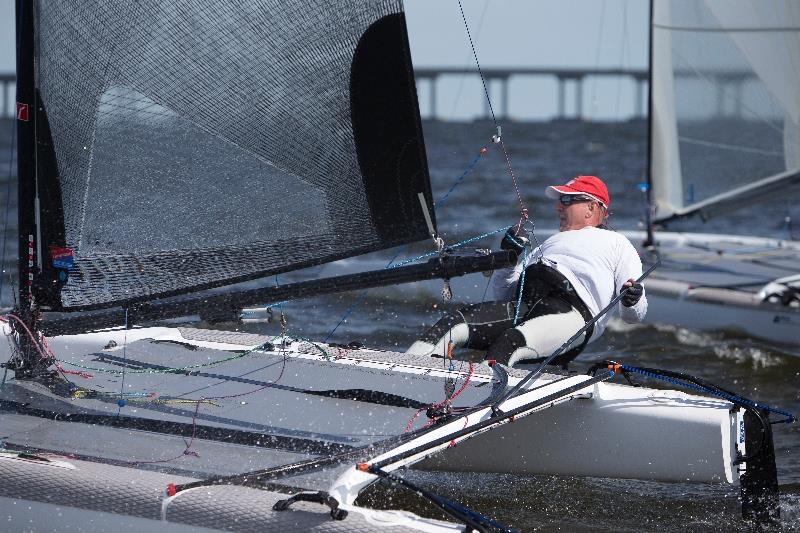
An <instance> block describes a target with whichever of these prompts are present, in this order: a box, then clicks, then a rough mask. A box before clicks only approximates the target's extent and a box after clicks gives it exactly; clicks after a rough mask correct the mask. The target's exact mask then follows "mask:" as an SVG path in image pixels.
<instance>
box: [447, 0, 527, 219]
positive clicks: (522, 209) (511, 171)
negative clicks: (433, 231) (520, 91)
mask: <svg viewBox="0 0 800 533" xmlns="http://www.w3.org/2000/svg"><path fill="white" fill-rule="evenodd" d="M458 8H459V9H460V10H461V19H462V20H463V21H464V29H465V30H466V32H467V38H468V39H469V44H470V47H471V48H472V56H473V57H474V58H475V65H476V66H477V69H478V74H479V75H480V77H481V83H482V84H483V92H484V94H485V95H486V102H487V104H488V105H489V112H490V113H491V115H492V122H493V123H494V126H495V129H496V131H497V135H496V136H495V137H494V139H493V140H494V141H495V142H496V143H499V144H500V148H501V149H502V150H503V156H504V157H505V160H506V166H507V167H508V173H509V174H510V175H511V182H512V183H513V184H514V190H515V191H516V193H517V201H518V202H519V208H520V224H519V225H520V226H521V225H522V223H523V222H524V221H527V220H528V209H527V208H526V207H525V202H524V201H523V200H522V193H521V192H520V190H519V184H518V183H517V177H516V175H515V174H514V168H513V166H512V165H511V157H510V156H509V154H508V150H507V149H506V145H505V142H504V141H503V136H502V134H501V132H502V130H501V127H500V124H499V123H498V121H497V117H496V116H495V114H494V107H493V106H492V99H491V98H490V97H489V87H488V86H487V85H486V78H485V77H484V75H483V70H482V69H481V63H480V61H479V60H478V52H477V50H476V49H475V43H474V42H473V40H472V34H471V33H470V31H469V24H468V23H467V17H466V15H465V14H464V6H462V5H461V0H458Z"/></svg>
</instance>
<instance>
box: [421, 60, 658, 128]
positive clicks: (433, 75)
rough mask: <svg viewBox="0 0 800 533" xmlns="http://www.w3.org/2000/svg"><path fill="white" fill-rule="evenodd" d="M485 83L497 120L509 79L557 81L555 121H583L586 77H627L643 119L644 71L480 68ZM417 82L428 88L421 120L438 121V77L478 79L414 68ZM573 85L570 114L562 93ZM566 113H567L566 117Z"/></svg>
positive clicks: (503, 111) (504, 113) (504, 114)
mask: <svg viewBox="0 0 800 533" xmlns="http://www.w3.org/2000/svg"><path fill="white" fill-rule="evenodd" d="M481 71H482V73H483V77H484V79H485V80H486V88H487V90H488V91H489V93H490V94H489V96H490V98H491V99H492V102H496V103H497V104H499V105H497V106H495V105H494V104H493V108H494V112H495V116H496V117H497V118H498V119H506V118H510V114H509V113H510V106H509V101H510V100H509V99H510V95H509V81H510V80H511V79H512V78H522V77H528V78H532V77H533V78H537V77H538V78H541V77H547V78H551V79H552V78H555V79H556V80H557V82H558V91H557V93H558V108H557V111H556V115H555V118H558V119H565V118H575V119H582V118H584V113H583V87H584V83H585V81H586V80H587V79H588V78H591V77H600V78H609V77H610V78H628V79H630V80H632V81H633V82H634V83H635V84H636V89H635V94H636V103H635V106H634V110H635V115H636V116H637V117H646V116H647V109H646V107H645V106H646V105H647V94H646V92H645V91H646V90H647V82H648V72H647V70H644V69H624V68H596V69H584V68H554V67H553V68H551V67H490V68H483V69H481ZM414 75H415V77H416V79H417V86H418V87H420V86H421V84H425V85H426V87H427V89H428V91H427V92H428V112H427V114H426V117H425V118H434V119H435V118H438V117H439V113H438V110H437V107H436V87H437V84H438V82H439V80H440V78H442V77H444V76H473V77H478V76H479V73H478V72H477V71H476V70H475V68H460V67H418V68H416V69H414ZM570 84H571V85H573V86H574V89H575V103H574V106H573V108H572V111H571V113H569V112H568V110H567V105H566V92H567V86H568V85H570ZM498 86H499V88H500V90H499V93H500V94H499V98H498V97H497V95H495V94H492V92H493V91H492V89H493V88H496V87H498ZM568 113H569V114H568ZM483 117H484V118H488V117H489V106H488V104H487V103H486V102H485V99H484V110H483Z"/></svg>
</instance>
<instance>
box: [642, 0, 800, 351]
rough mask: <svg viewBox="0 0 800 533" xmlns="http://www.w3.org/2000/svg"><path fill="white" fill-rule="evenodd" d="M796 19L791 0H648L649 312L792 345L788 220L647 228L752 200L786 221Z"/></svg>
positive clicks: (798, 65) (794, 267)
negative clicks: (775, 228)
mask: <svg viewBox="0 0 800 533" xmlns="http://www.w3.org/2000/svg"><path fill="white" fill-rule="evenodd" d="M798 27H800V6H798V5H797V4H796V3H794V2H777V1H766V2H753V1H749V0H741V1H740V0H737V1H734V2H717V1H710V0H697V1H689V2H670V1H667V0H656V1H654V2H653V3H652V13H651V42H652V45H651V56H650V63H651V64H650V72H651V80H650V87H651V99H650V157H649V173H648V176H649V188H648V189H647V193H648V203H649V209H648V211H649V213H648V216H649V217H650V218H649V219H648V220H647V226H648V231H647V232H646V233H632V234H630V237H631V238H632V239H633V240H634V241H635V242H640V243H643V245H642V255H643V259H645V260H646V261H647V260H649V261H651V262H652V261H654V260H655V258H656V257H659V258H660V259H661V262H662V267H661V268H660V269H659V270H658V272H656V273H655V274H654V275H653V277H652V278H651V279H650V280H649V282H648V286H647V289H648V297H649V298H652V302H653V305H652V312H651V313H650V314H649V315H650V316H649V317H648V318H649V319H650V320H654V321H659V322H665V323H669V324H677V325H681V326H688V327H692V328H700V329H723V328H729V329H738V330H740V331H744V332H745V333H746V334H747V335H749V336H754V337H758V338H762V339H767V340H769V341H772V342H777V343H785V344H791V345H794V346H797V345H798V344H800V267H798V265H800V243H798V242H797V241H796V240H793V239H794V237H793V236H792V234H791V226H790V222H791V221H790V219H787V224H789V226H788V228H786V229H788V230H789V233H788V235H787V236H786V238H783V239H780V238H760V237H751V236H747V235H715V234H709V233H708V232H707V233H684V232H674V231H660V230H658V231H655V232H654V231H653V227H652V226H653V225H658V226H659V227H665V226H670V227H673V226H678V227H680V224H681V223H682V221H683V220H685V219H691V218H694V220H698V219H701V220H703V221H706V220H708V219H710V218H712V217H716V216H721V215H724V214H728V215H729V214H730V213H731V212H735V211H736V210H737V209H740V208H742V207H751V206H753V205H754V204H757V203H758V202H767V203H766V204H765V206H768V207H765V210H766V212H767V213H769V215H768V216H772V217H777V218H776V220H783V218H784V213H783V212H782V207H781V206H780V202H781V199H782V198H783V197H784V196H785V195H786V194H787V193H790V192H791V191H797V190H798V187H797V186H798V185H800V101H799V100H798V99H797V91H796V90H795V88H796V87H798V85H800V55H798V54H797V50H800V31H798ZM773 206H775V207H777V209H775V208H773ZM751 211H752V209H751ZM764 218H765V219H766V218H768V217H764ZM741 220H742V223H743V224H746V223H747V220H748V219H747V218H746V217H744V218H741Z"/></svg>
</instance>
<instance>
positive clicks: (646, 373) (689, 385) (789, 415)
mask: <svg viewBox="0 0 800 533" xmlns="http://www.w3.org/2000/svg"><path fill="white" fill-rule="evenodd" d="M619 367H620V368H621V369H623V370H626V371H628V372H636V373H639V374H642V375H643V376H647V377H649V378H652V379H660V380H662V381H666V382H667V383H671V384H673V385H677V386H679V387H686V388H688V389H693V390H696V391H698V392H703V393H706V394H712V395H714V396H718V397H720V398H723V399H725V400H728V401H729V402H734V403H735V402H739V403H743V404H745V405H749V406H750V407H754V408H756V409H763V410H765V411H769V412H770V413H775V414H779V415H782V416H785V417H786V419H785V420H778V421H777V422H779V423H783V424H791V423H792V422H794V421H796V420H797V417H795V416H794V415H793V414H792V413H790V412H788V411H784V410H782V409H776V408H775V407H770V406H769V405H762V404H759V403H756V402H754V401H752V400H748V399H747V398H743V397H741V396H736V395H733V394H728V393H726V392H722V391H719V390H716V389H711V388H708V387H703V386H701V385H697V384H696V383H689V382H686V381H683V380H680V379H676V378H671V377H669V376H662V375H661V374H656V373H654V372H649V371H647V370H645V369H643V368H637V367H635V366H628V365H619Z"/></svg>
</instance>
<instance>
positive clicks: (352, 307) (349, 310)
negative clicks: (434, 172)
mask: <svg viewBox="0 0 800 533" xmlns="http://www.w3.org/2000/svg"><path fill="white" fill-rule="evenodd" d="M481 155H482V154H481V153H478V155H477V156H475V159H473V160H472V162H471V163H470V164H469V165H468V166H467V168H466V169H465V170H464V172H462V173H461V176H459V177H458V179H456V181H455V182H454V183H453V185H452V186H451V187H450V190H448V191H447V192H446V193H444V195H443V196H442V197H441V198H439V199H438V200H437V201H435V202H434V206H437V205H438V206H440V207H441V205H442V204H443V203H444V202H445V200H447V197H448V196H450V193H452V192H453V191H454V190H455V189H456V187H458V186H459V185H460V184H461V182H462V181H464V178H465V177H467V175H468V174H469V173H470V172H471V171H472V169H473V168H475V165H477V164H478V161H480V159H481ZM503 229H507V228H503ZM498 231H501V230H497V231H494V232H491V233H487V234H485V235H482V236H480V237H476V238H473V239H471V240H470V239H468V240H467V241H464V242H462V243H458V244H455V245H454V247H458V246H463V245H465V244H468V243H469V242H474V241H476V240H480V239H482V238H484V237H488V236H489V235H493V234H495V233H497V232H498ZM407 248H408V246H403V247H402V248H400V250H398V251H397V253H396V254H394V257H392V258H391V259H390V260H389V262H388V263H387V264H386V266H385V267H384V269H386V268H395V267H398V266H403V265H407V264H409V263H413V262H415V261H419V260H420V259H424V258H426V257H431V256H434V255H437V254H438V252H430V253H428V254H425V255H422V256H420V257H417V258H415V259H410V260H407V261H403V262H402V263H398V264H396V265H393V263H394V261H395V259H397V257H398V256H399V255H400V254H402V253H403V252H405V251H406V249H407ZM277 281H278V276H275V283H276V285H277ZM367 293H369V289H367V290H365V291H363V292H362V293H361V294H360V295H359V298H358V299H357V300H356V301H355V302H353V304H352V305H350V307H348V308H347V310H346V311H345V312H344V315H342V318H341V319H340V320H339V322H338V323H337V324H336V325H335V326H334V327H333V329H332V330H331V331H330V332H329V333H328V336H327V337H325V340H324V341H323V342H328V340H329V339H330V338H331V337H332V336H333V334H334V333H335V332H336V330H337V329H339V326H341V325H342V324H343V323H344V321H345V320H347V318H348V317H349V316H350V315H351V314H352V313H353V311H355V309H356V308H357V307H359V306H360V305H361V304H362V303H363V302H364V300H365V299H366V297H367ZM281 303H283V302H281ZM272 305H275V304H272Z"/></svg>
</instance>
